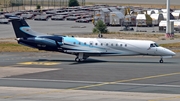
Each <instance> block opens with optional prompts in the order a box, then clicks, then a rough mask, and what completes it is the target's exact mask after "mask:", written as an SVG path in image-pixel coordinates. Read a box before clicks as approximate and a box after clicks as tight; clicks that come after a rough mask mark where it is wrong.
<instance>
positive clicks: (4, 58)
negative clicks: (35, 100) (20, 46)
mask: <svg viewBox="0 0 180 101" xmlns="http://www.w3.org/2000/svg"><path fill="white" fill-rule="evenodd" d="M0 55H1V56H0V68H1V71H0V72H1V73H0V77H1V78H0V86H9V87H30V88H53V89H74V90H97V91H120V92H147V93H168V94H180V78H179V76H180V68H179V65H180V61H179V60H180V56H179V54H177V56H175V57H173V58H172V59H165V60H164V61H165V63H163V64H160V63H159V62H158V61H159V57H149V56H148V57H147V56H135V57H91V58H89V59H88V60H87V61H86V62H83V63H76V62H74V58H75V57H74V56H71V55H66V54H61V53H51V52H50V53H49V52H43V53H1V54H0Z"/></svg>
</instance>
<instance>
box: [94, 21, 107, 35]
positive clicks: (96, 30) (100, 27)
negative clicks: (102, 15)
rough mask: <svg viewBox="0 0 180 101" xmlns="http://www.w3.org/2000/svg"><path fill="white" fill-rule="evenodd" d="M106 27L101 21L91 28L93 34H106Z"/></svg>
mask: <svg viewBox="0 0 180 101" xmlns="http://www.w3.org/2000/svg"><path fill="white" fill-rule="evenodd" d="M107 32H108V30H107V26H106V24H105V23H104V22H103V21H102V20H98V21H97V23H96V24H95V28H93V33H107Z"/></svg>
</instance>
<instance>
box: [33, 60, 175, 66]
mask: <svg viewBox="0 0 180 101" xmlns="http://www.w3.org/2000/svg"><path fill="white" fill-rule="evenodd" d="M43 61H44V62H65V63H70V65H75V64H90V63H127V64H129V63H132V64H139V63H142V64H144V63H145V64H161V63H159V62H158V61H157V62H151V61H123V60H122V61H119V60H117V61H114V60H113V61H107V60H98V59H87V60H86V61H83V62H75V61H74V60H49V59H39V60H36V62H43ZM162 64H177V63H176V62H164V63H162Z"/></svg>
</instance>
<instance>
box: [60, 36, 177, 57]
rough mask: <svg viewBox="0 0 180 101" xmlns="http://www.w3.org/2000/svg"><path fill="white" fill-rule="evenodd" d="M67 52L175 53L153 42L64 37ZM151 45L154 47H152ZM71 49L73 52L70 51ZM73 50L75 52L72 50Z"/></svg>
mask: <svg viewBox="0 0 180 101" xmlns="http://www.w3.org/2000/svg"><path fill="white" fill-rule="evenodd" d="M63 39H64V41H63V43H64V45H63V46H62V47H64V48H67V50H66V51H67V52H78V53H99V54H101V55H126V56H127V55H128V56H131V55H152V56H173V55H175V53H174V52H172V51H170V50H168V49H166V48H163V47H159V46H157V44H156V43H155V42H153V41H146V40H119V39H102V38H74V37H63ZM151 44H153V45H154V47H151ZM68 49H71V50H68ZM72 49H73V50H72Z"/></svg>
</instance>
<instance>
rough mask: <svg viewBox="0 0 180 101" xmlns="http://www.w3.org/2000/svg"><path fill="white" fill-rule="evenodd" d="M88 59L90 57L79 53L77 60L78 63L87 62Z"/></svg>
mask: <svg viewBox="0 0 180 101" xmlns="http://www.w3.org/2000/svg"><path fill="white" fill-rule="evenodd" d="M87 58H88V56H85V55H84V54H83V53H79V54H78V55H77V57H76V58H75V61H76V62H82V61H85V60H86V59H87Z"/></svg>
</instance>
